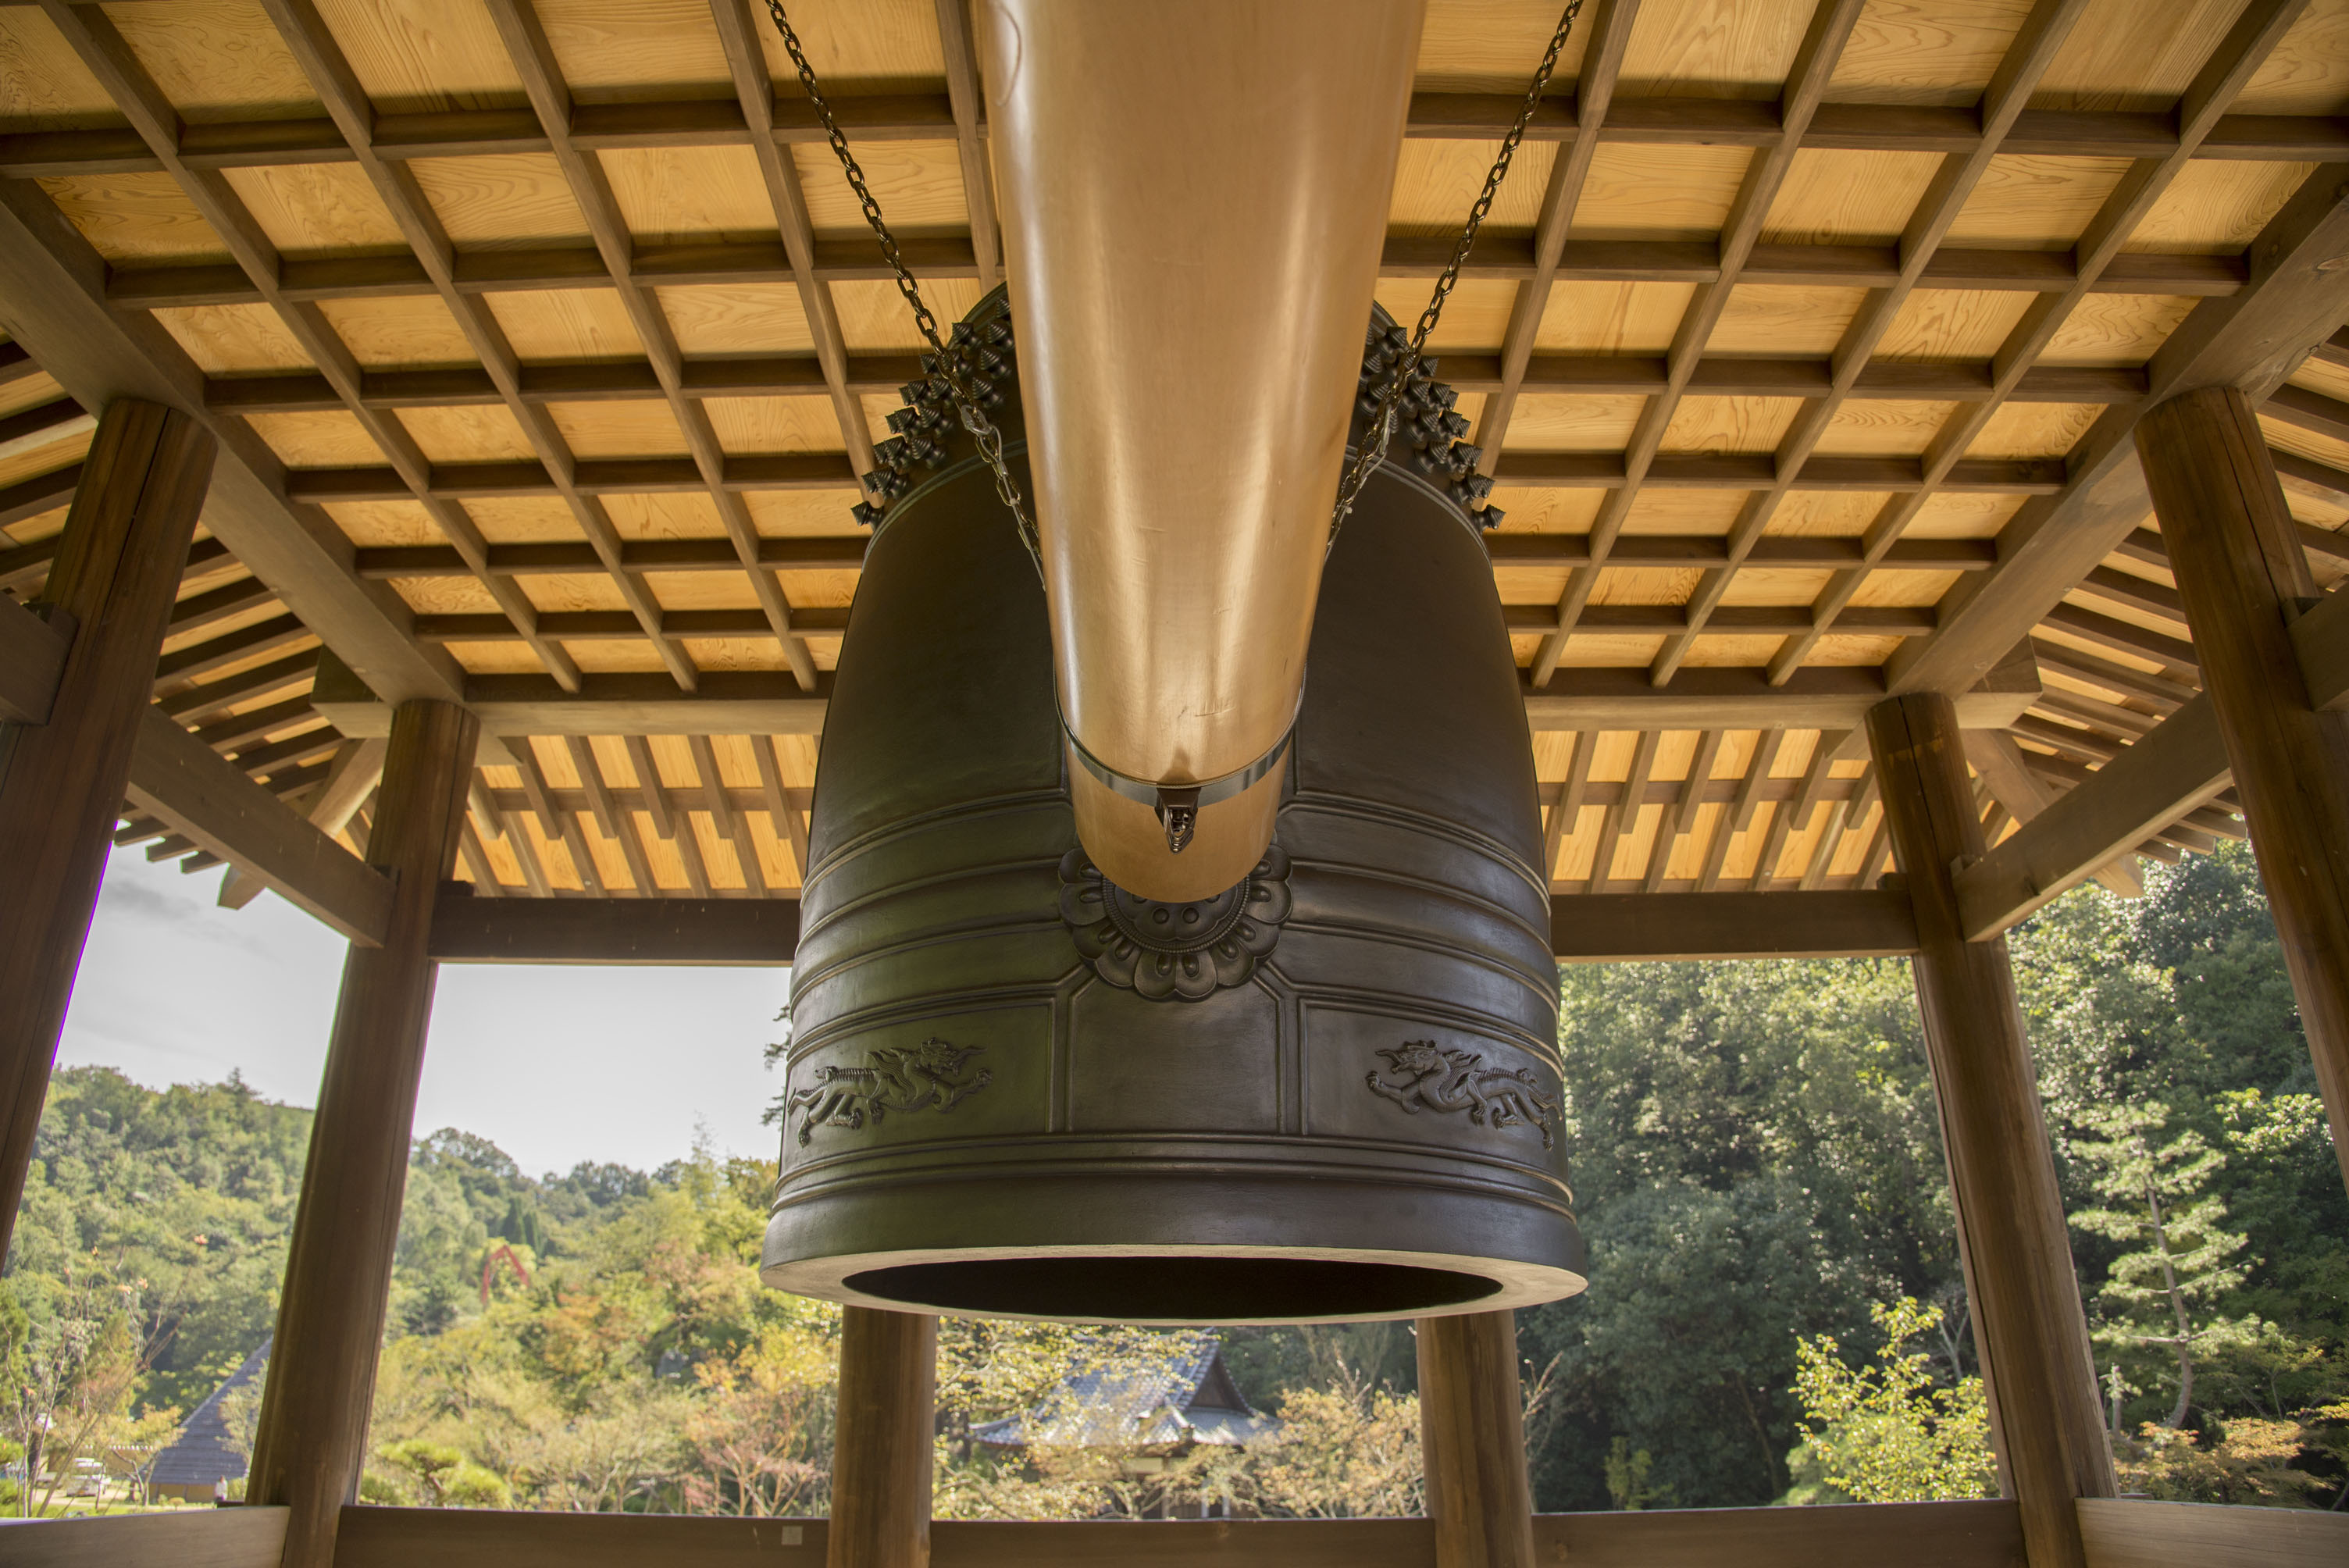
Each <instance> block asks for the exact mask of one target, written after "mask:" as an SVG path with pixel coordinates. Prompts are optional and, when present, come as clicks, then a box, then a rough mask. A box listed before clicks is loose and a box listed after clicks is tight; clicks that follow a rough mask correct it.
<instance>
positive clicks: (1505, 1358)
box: [1415, 1312, 1537, 1568]
mask: <svg viewBox="0 0 2349 1568" xmlns="http://www.w3.org/2000/svg"><path fill="white" fill-rule="evenodd" d="M1415 1327H1416V1338H1417V1340H1418V1344H1419V1430H1420V1445H1419V1447H1420V1455H1421V1460H1422V1469H1423V1470H1424V1471H1425V1474H1426V1480H1427V1517H1428V1518H1430V1519H1431V1520H1433V1521H1434V1522H1435V1568H1534V1564H1535V1563H1536V1562H1537V1558H1536V1556H1535V1554H1534V1517H1533V1514H1534V1509H1533V1489H1532V1484H1531V1482H1530V1481H1529V1480H1528V1479H1527V1477H1526V1427H1525V1418H1524V1407H1525V1392H1524V1389H1523V1388H1522V1387H1520V1386H1519V1383H1518V1372H1517V1315H1516V1313H1514V1312H1469V1313H1460V1314H1456V1315H1452V1316H1448V1317H1423V1318H1421V1319H1420V1320H1419V1322H1418V1324H1417V1325H1416V1326H1415Z"/></svg>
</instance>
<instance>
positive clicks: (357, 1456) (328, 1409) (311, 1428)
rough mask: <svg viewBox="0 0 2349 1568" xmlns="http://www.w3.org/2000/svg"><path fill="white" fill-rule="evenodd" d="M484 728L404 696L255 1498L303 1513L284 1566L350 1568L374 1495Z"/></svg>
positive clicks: (333, 1045)
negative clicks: (373, 1436)
mask: <svg viewBox="0 0 2349 1568" xmlns="http://www.w3.org/2000/svg"><path fill="white" fill-rule="evenodd" d="M476 733H477V729H476V726H475V725H474V722H473V720H472V718H471V716H470V715H468V714H467V713H466V712H465V711H464V710H463V709H462V708H460V707H454V706H452V705H450V704H448V703H436V702H409V703H404V704H402V705H401V707H400V709H399V716H398V721H397V722H396V723H395V724H394V726H393V727H392V734H391V747H390V751H389V754H388V757H387V758H386V761H385V765H384V781H383V787H382V790H381V796H380V799H381V804H380V808H379V810H378V813H377V816H376V821H375V826H374V830H373V831H372V832H371V833H370V834H369V841H368V844H367V850H368V856H369V860H370V861H371V863H373V864H374V865H376V866H378V867H380V868H381V869H382V870H383V871H385V872H388V873H389V874H390V877H391V881H392V888H393V892H392V906H391V917H390V920H389V921H388V923H387V926H386V929H385V932H384V937H383V944H382V945H381V946H380V947H373V948H366V947H354V948H352V949H351V952H350V956H349V958H348V959H347V961H346V962H345V964H344V965H343V985H342V994H341V996H340V998H339V999H338V1000H337V1001H336V1006H335V1024H334V1032H333V1034H332V1036H331V1037H330V1038H329V1041H328V1044H327V1047H326V1074H325V1077H324V1078H323V1080H322V1081H321V1082H320V1084H319V1088H318V1109H317V1114H316V1117H315V1118H314V1119H312V1121H311V1124H310V1151H309V1157H308V1159H307V1161H306V1162H305V1164H304V1166H303V1170H302V1200H301V1203H300V1205H299V1207H297V1208H296V1209H295V1215H294V1234H293V1240H292V1244H291V1246H290V1248H289V1250H288V1253H287V1256H286V1262H285V1290H284V1295H283V1296H282V1298H281V1301H280V1305H279V1306H278V1312H277V1332H276V1336H275V1338H274V1341H273V1344H272V1348H271V1351H270V1357H269V1376H268V1380H267V1382H266V1384H265V1385H264V1388H263V1391H262V1397H261V1416H260V1421H259V1424H258V1427H257V1428H256V1430H255V1436H254V1451H253V1464H252V1470H251V1473H250V1475H249V1477H248V1478H247V1480H246V1482H245V1496H246V1497H247V1498H248V1499H249V1500H250V1501H254V1502H261V1503H283V1504H287V1505H289V1506H290V1507H291V1508H292V1509H293V1513H292V1515H291V1517H290V1519H289V1521H288V1523H287V1528H286V1539H285V1556H284V1559H283V1568H334V1563H335V1533H336V1526H337V1525H338V1523H339V1522H340V1520H341V1517H342V1511H343V1505H344V1503H346V1502H347V1501H349V1499H351V1498H352V1497H353V1496H355V1495H357V1491H358V1482H359V1471H360V1470H361V1469H362V1468H363V1466H364V1464H365V1462H366V1460H367V1411H368V1408H369V1407H370V1405H371V1403H372V1401H373V1398H374V1393H375V1373H376V1360H377V1357H378V1352H379V1351H380V1350H381V1348H382V1343H383V1324H384V1314H385V1312H386V1311H387V1309H388V1295H389V1290H390V1285H391V1258H392V1249H393V1246H394V1244H395V1243H397V1242H398V1237H399V1195H400V1191H401V1190H402V1188H403V1187H404V1186H405V1185H406V1182H407V1180H408V1154H409V1135H410V1133H411V1131H412V1128H413V1123H414V1121H415V1116H416V1088H417V1082H418V1079H419V1076H420V1075H421V1074H422V1072H423V1068H424V1037H425V1031H426V1028H427V1026H428V1025H429V1022H430V1018H431V1013H432V982H433V975H434V968H433V964H432V960H431V958H430V956H429V954H428V952H427V944H428V940H429V936H430V934H431V928H432V914H433V905H434V902H435V895H436V893H437V892H438V891H439V888H440V882H441V880H442V879H443V878H445V877H446V876H448V874H449V872H450V867H451V866H452V864H453V863H454V861H455V860H456V854H457V841H458V837H459V830H460V827H461V825H462V823H463V820H464V815H465V793H466V784H467V781H468V780H469V779H471V776H472V771H473V742H474V738H475V735H476Z"/></svg>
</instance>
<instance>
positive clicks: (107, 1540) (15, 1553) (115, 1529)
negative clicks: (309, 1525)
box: [8, 1508, 285, 1568]
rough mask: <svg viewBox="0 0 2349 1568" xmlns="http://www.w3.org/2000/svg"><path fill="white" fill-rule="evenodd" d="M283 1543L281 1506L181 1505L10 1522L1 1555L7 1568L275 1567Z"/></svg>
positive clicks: (283, 1526) (283, 1529)
mask: <svg viewBox="0 0 2349 1568" xmlns="http://www.w3.org/2000/svg"><path fill="white" fill-rule="evenodd" d="M284 1546H285V1510H284V1509H282V1508H218V1509H215V1508H183V1509H176V1510H173V1511H171V1512H169V1513H121V1514H115V1515H113V1516H111V1517H105V1516H100V1517H84V1518H81V1519H45V1520H36V1521H31V1522H24V1523H16V1522H11V1523H10V1525H9V1527H8V1561H9V1562H10V1563H12V1564H13V1565H14V1568H113V1565H114V1564H117V1563H171V1565H172V1568H277V1554H278V1553H279V1552H280V1551H281V1550H283V1548H284Z"/></svg>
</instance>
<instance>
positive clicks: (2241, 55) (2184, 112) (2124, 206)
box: [1770, 0, 2308, 676]
mask: <svg viewBox="0 0 2349 1568" xmlns="http://www.w3.org/2000/svg"><path fill="white" fill-rule="evenodd" d="M2307 5H2308V0H2255V3H2254V4H2252V5H2249V6H2247V7H2246V8H2245V9H2244V11H2243V13H2242V15H2240V17H2238V18H2237V19H2236V22H2235V25H2234V26H2233V28H2232V29H2230V31H2229V33H2228V34H2227V36H2226V37H2225V38H2224V39H2222V40H2221V41H2220V44H2219V46H2218V48H2217V49H2216V50H2214V51H2213V52H2212V54H2211V56H2210V57H2209V60H2208V61H2207V62H2206V63H2205V65H2204V67H2203V68H2202V70H2201V72H2200V73H2199V75H2197V76H2196V77H2195V78H2194V80H2193V81H2192V82H2191V83H2190V84H2189V86H2188V88H2187V91H2186V93H2185V96H2184V98H2183V99H2182V100H2181V104H2180V108H2179V110H2178V148H2177V150H2174V151H2172V152H2170V153H2169V154H2168V155H2167V156H2165V157H2161V158H2147V159H2140V160H2137V162H2135V163H2134V164H2132V165H2131V166H2130V168H2129V169H2128V170H2127V173H2125V174H2124V175H2123V176H2122V177H2121V179H2120V181H2119V182H2118V183H2117V184H2116V186H2115V187H2114V189H2113V190H2112V191H2111V192H2110V193H2109V194H2108V195H2107V196H2106V198H2105V201H2104V202H2103V204H2102V205H2100V206H2099V207H2098V208H2097V210H2096V213H2095V217H2094V218H2092V219H2091V220H2090V221H2089V222H2088V225H2087V228H2086V229H2085V231H2084V232H2082V234H2081V236H2080V239H2079V241H2078V242H2077V243H2075V245H2074V246H2073V247H2072V255H2073V265H2074V268H2075V277H2074V280H2073V283H2072V285H2071V287H2069V288H2068V289H2066V290H2064V292H2063V293H2061V294H2043V295H2041V296H2040V297H2039V298H2038V299H2036V300H2034V301H2033V303H2032V304H2031V306H2030V308H2029V309H2027V310H2025V311H2024V312H2023V316H2022V319H2021V320H2019V321H2017V322H2016V323H2015V324H2014V325H2013V327H2012V328H2010V329H2009V330H2008V332H2007V334H2006V336H2005V338H2004V339H2003V340H2002V342H2001V343H2000V344H1999V347H1998V352H1997V353H1996V354H1995V355H1994V356H1992V361H1991V363H1992V371H1993V384H1992V388H1991V392H1990V396H1989V397H1985V398H1983V399H1982V400H1980V401H1978V402H1969V403H1961V404H1960V405H1959V406H1958V407H1956V408H1955V409H1953V410H1952V411H1951V414H1950V415H1949V417H1948V418H1946V419H1945V420H1943V421H1942V424H1941V428H1940V429H1939V430H1937V431H1936V432H1935V433H1934V435H1933V438H1932V441H1931V443H1930V445H1929V446H1928V447H1927V449H1926V452H1925V461H1924V484H1923V485H1922V486H1921V487H1920V489H1919V490H1917V491H1914V492H1912V493H1910V494H1908V495H1900V496H1894V497H1892V498H1891V499H1889V500H1887V501H1886V502H1885V504H1884V506H1883V508H1882V509H1881V510H1880V511H1878V513H1877V515H1876V516H1875V518H1873V519H1872V520H1871V521H1869V523H1868V531H1867V534H1866V535H1865V539H1866V542H1867V546H1868V562H1866V563H1864V564H1862V565H1860V566H1857V567H1851V568H1847V569H1846V570H1844V571H1842V572H1838V573H1836V575H1835V576H1834V577H1832V578H1830V579H1829V580H1828V582H1827V585H1826V590H1825V591H1824V592H1823V593H1820V594H1819V596H1818V598H1817V599H1816V601H1815V602H1814V603H1813V605H1812V616H1811V626H1810V628H1809V629H1808V630H1807V631H1806V632H1803V633H1802V634H1798V635H1795V636H1793V637H1789V638H1788V639H1787V640H1786V641H1785V644H1784V645H1781V646H1780V648H1779V650H1778V652H1777V653H1776V654H1775V655H1773V657H1772V659H1771V661H1770V668H1771V672H1772V674H1774V675H1777V676H1783V675H1785V673H1786V672H1788V671H1790V670H1794V669H1796V668H1799V667H1800V666H1801V665H1802V663H1803V661H1804V660H1805V659H1806V658H1807V657H1809V655H1810V653H1811V650H1812V649H1813V648H1815V647H1816V646H1817V645H1818V640H1819V639H1820V638H1821V637H1823V636H1826V635H1827V634H1829V633H1830V631H1832V630H1833V628H1834V627H1835V626H1836V624H1837V622H1838V620H1839V619H1840V618H1841V617H1842V616H1843V615H1845V614H1847V609H1848V607H1849V606H1850V604H1851V603H1852V601H1853V599H1854V598H1855V597H1856V596H1857V594H1858V593H1859V591H1860V588H1861V587H1862V586H1863V585H1864V584H1865V583H1867V581H1868V574H1869V571H1870V569H1871V568H1872V566H1873V565H1874V562H1875V560H1876V558H1877V557H1878V556H1880V555H1881V554H1883V553H1884V552H1886V551H1887V550H1889V549H1890V548H1891V546H1892V544H1893V542H1895V541H1896V540H1898V539H1899V537H1900V534H1901V532H1902V531H1904V530H1905V529H1907V528H1908V527H1909V524H1910V523H1912V522H1914V521H1916V519H1917V517H1918V515H1919V514H1920V512H1921V511H1923V510H1924V508H1925V506H1926V504H1927V498H1928V496H1929V494H1930V491H1931V490H1933V488H1934V486H1935V484H1936V482H1937V481H1939V480H1941V479H1943V478H1945V477H1946V476H1947V475H1948V474H1949V473H1950V472H1951V470H1952V469H1955V468H1956V467H1958V466H1959V465H1960V463H1961V462H1962V460H1963V459H1964V455H1965V453H1966V452H1967V450H1968V449H1970V448H1971V447H1972V445H1973V444H1974V442H1975V440H1976V439H1977V438H1980V437H1981V436H1982V433H1983V432H1984V431H1985V430H1987V429H1988V428H1990V423H1991V421H1992V419H1994V418H1997V417H1998V411H1999V409H2000V407H2002V405H2003V404H2004V402H2005V400H2006V398H2007V397H2009V396H2010V395H2012V393H2013V390H2014V389H2015V387H2018V386H2019V385H2020V384H2021V383H2022V381H2023V377H2024V376H2025V374H2026V373H2027V372H2028V370H2029V368H2030V366H2031V365H2032V363H2033V361H2034V360H2036V359H2037V358H2038V357H2039V356H2040V355H2041V354H2042V353H2043V352H2044V350H2045V349H2046V347H2047V346H2048V345H2049V344H2051V343H2053V342H2054V339H2055V335H2056V334H2057V333H2058V332H2059V331H2060V330H2061V329H2062V328H2063V325H2064V323H2065V322H2066V321H2068V320H2069V319H2071V316H2072V314H2073V312H2074V311H2075V310H2076V309H2077V308H2078V307H2079V306H2080V305H2081V304H2084V303H2085V301H2086V299H2087V297H2088V295H2089V293H2090V292H2091V291H2092V290H2093V289H2094V287H2095V282H2096V279H2097V277H2098V276H2099V275H2100V274H2101V273H2103V271H2104V270H2105V268H2106V267H2107V266H2109V265H2111V264H2112V263H2113V261H2114V260H2115V259H2116V258H2117V257H2118V256H2119V255H2120V253H2121V247H2122V246H2123V245H2125V244H2127V242H2128V241H2129V239H2130V237H2131V236H2132V235H2134V234H2135V233H2136V232H2137V227H2138V225H2139V224H2141V223H2142V222H2144V221H2145V218H2146V216H2147V214H2148V213H2150V212H2151V211H2153V209H2154V206H2155V204H2156V203H2157V202H2158V201H2160V200H2161V197H2162V195H2163V193H2164V192H2165V191H2168V190H2169V188H2170V187H2171V185H2172V184H2173V183H2175V182H2176V181H2177V180H2178V177H2179V176H2180V175H2182V174H2184V173H2185V172H2186V170H2187V169H2188V167H2189V165H2190V163H2191V161H2192V159H2193V155H2194V149H2195V148H2196V147H2198V146H2199V145H2200V143H2201V140H2202V139H2203V138H2204V137H2206V136H2208V135H2209V133H2210V131H2211V130H2212V129H2215V128H2216V127H2217V124H2218V121H2219V118H2220V113H2221V111H2222V110H2224V109H2225V108H2226V107H2227V106H2228V105H2229V104H2230V103H2231V102H2232V101H2233V100H2234V98H2235V95H2236V94H2237V93H2239V92H2240V91H2241V90H2242V89H2243V88H2244V87H2245V86H2246V85H2247V84H2249V82H2250V81H2251V77H2252V76H2253V75H2254V74H2255V73H2256V72H2257V71H2258V70H2259V68H2260V67H2261V65H2262V64H2264V63H2265V62H2266V60H2267V57H2268V56H2269V55H2270V54H2271V53H2273V52H2274V49H2275V47H2276V46H2277V45H2278V44H2280V43H2282V41H2283V37H2284V35H2285V34H2286V33H2288V32H2289V31H2290V30H2291V28H2292V23H2293V22H2295V21H2297V20H2298V19H2299V16H2300V14H2301V13H2302V11H2303V10H2305V9H2306V8H2307ZM1984 118H1985V120H1987V119H1988V118H1989V117H1988V116H1987V114H1986V115H1985V117H1984ZM1893 292H1894V293H1896V294H1897V293H1898V292H1899V291H1898V290H1895V291H1893ZM1829 401H1830V402H1832V401H1833V399H1832V398H1831V399H1830V400H1829Z"/></svg>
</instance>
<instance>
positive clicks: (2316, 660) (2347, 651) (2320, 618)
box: [2292, 593, 2349, 711]
mask: <svg viewBox="0 0 2349 1568" xmlns="http://www.w3.org/2000/svg"><path fill="white" fill-rule="evenodd" d="M2292 651H2293V653H2294V654H2295V655H2298V657H2299V661H2300V678H2301V681H2302V684H2303V685H2305V686H2307V688H2308V702H2309V706H2310V707H2314V708H2318V709H2320V710H2321V709H2326V708H2330V709H2333V710H2336V711H2337V710H2339V709H2340V708H2343V707H2349V594H2343V593H2332V594H2329V595H2327V596H2326V597H2325V598H2324V599H2323V601H2322V602H2321V603H2316V604H2313V605H2311V606H2309V607H2308V608H2307V609H2305V610H2303V611H2302V613H2301V614H2299V615H2297V616H2296V617H2294V619H2293V620H2292Z"/></svg>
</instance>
